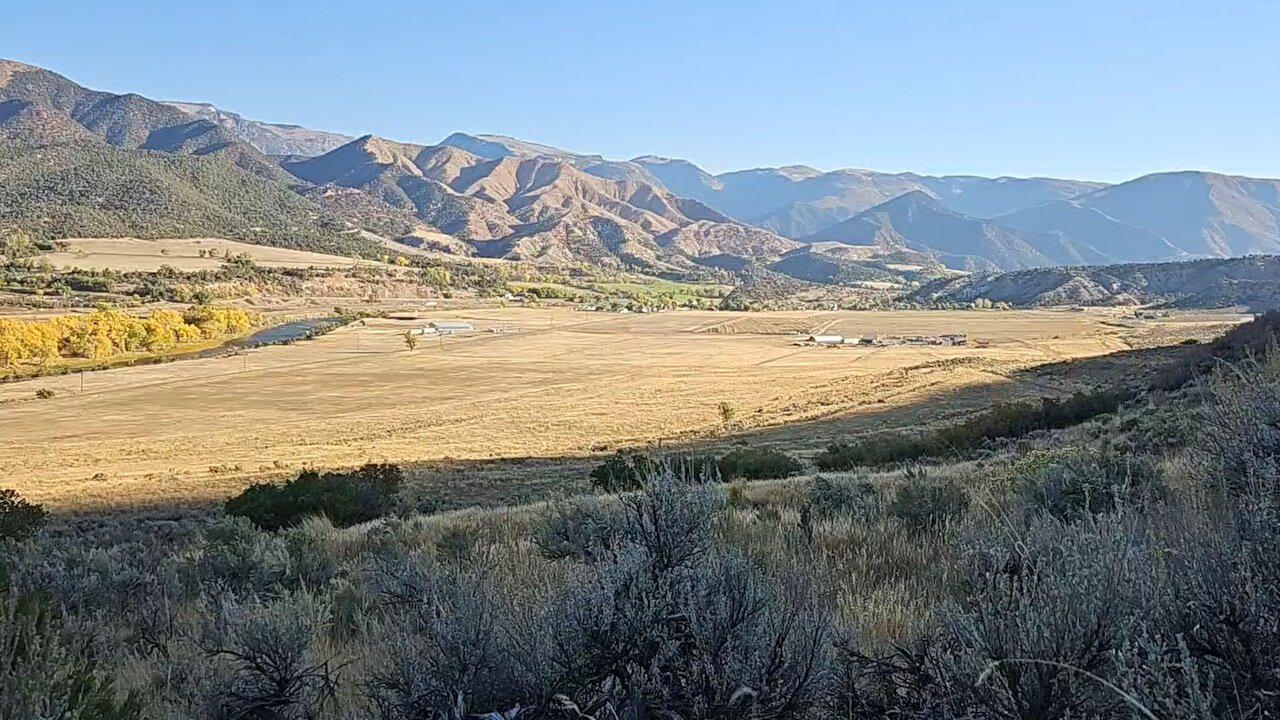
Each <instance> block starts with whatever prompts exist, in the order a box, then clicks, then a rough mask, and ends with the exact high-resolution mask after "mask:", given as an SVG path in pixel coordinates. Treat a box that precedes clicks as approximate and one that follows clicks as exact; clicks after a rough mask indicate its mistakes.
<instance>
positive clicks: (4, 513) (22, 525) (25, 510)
mask: <svg viewBox="0 0 1280 720" xmlns="http://www.w3.org/2000/svg"><path fill="white" fill-rule="evenodd" d="M45 515H47V513H46V512H45V510H44V506H42V505H36V504H34V503H29V502H27V501H26V500H23V499H22V498H21V497H19V496H18V493H17V492H15V491H13V490H0V540H7V539H8V540H19V541H21V540H26V539H27V538H29V537H31V536H32V535H35V534H36V531H37V530H39V529H40V526H41V525H44V519H45Z"/></svg>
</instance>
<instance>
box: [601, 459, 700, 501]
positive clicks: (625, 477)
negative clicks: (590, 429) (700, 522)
mask: <svg viewBox="0 0 1280 720" xmlns="http://www.w3.org/2000/svg"><path fill="white" fill-rule="evenodd" d="M668 470H669V471H670V472H671V473H672V474H673V475H674V476H675V477H676V478H677V479H679V480H682V481H685V482H691V483H697V484H702V483H709V482H718V481H719V480H720V477H719V472H718V470H717V469H716V462H715V458H710V457H702V456H698V455H671V456H667V457H654V456H652V455H647V454H644V453H628V452H623V451H621V450H619V451H618V452H617V453H615V454H614V455H613V456H612V457H610V458H609V459H607V460H605V461H604V462H603V463H601V464H599V465H597V466H596V467H595V468H594V469H592V471H591V486H592V487H594V488H595V489H597V490H601V491H604V492H611V493H612V492H629V491H631V490H639V489H640V488H642V487H644V484H645V482H646V481H648V479H649V478H652V477H654V476H655V475H658V474H661V473H665V472H667V471H668Z"/></svg>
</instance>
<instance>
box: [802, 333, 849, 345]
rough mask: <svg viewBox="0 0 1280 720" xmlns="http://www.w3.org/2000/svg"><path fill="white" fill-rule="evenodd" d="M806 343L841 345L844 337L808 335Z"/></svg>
mask: <svg viewBox="0 0 1280 720" xmlns="http://www.w3.org/2000/svg"><path fill="white" fill-rule="evenodd" d="M806 341H808V342H811V343H813V344H815V345H843V344H844V336H842V335H810V336H809V337H808V338H806Z"/></svg>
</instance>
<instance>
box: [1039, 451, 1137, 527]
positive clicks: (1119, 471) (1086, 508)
mask: <svg viewBox="0 0 1280 720" xmlns="http://www.w3.org/2000/svg"><path fill="white" fill-rule="evenodd" d="M1018 470H1019V471H1018V472H1017V479H1018V480H1019V482H1021V484H1022V491H1021V492H1022V496H1023V501H1024V503H1025V504H1026V506H1027V508H1028V509H1029V510H1031V511H1032V512H1045V513H1048V514H1050V515H1052V516H1053V517H1055V518H1058V519H1059V520H1071V519H1075V518H1079V517H1082V516H1084V515H1098V514H1101V513H1108V512H1113V511H1115V510H1117V509H1119V508H1120V507H1122V506H1124V505H1126V504H1135V503H1140V502H1141V501H1143V500H1146V499H1150V498H1152V497H1154V496H1155V494H1156V493H1158V492H1159V491H1160V477H1159V472H1158V471H1157V469H1156V466H1155V463H1154V462H1153V461H1152V460H1151V459H1150V458H1148V457H1144V456H1141V455H1133V454H1128V453H1123V452H1120V451H1118V450H1117V449H1115V448H1114V447H1112V446H1110V445H1108V444H1105V443H1104V444H1101V445H1090V446H1084V447H1079V448H1070V449H1067V450H1063V451H1059V452H1053V453H1044V454H1040V455H1037V456H1035V457H1032V458H1029V459H1028V460H1026V461H1024V462H1023V463H1021V465H1020V466H1019V468H1018Z"/></svg>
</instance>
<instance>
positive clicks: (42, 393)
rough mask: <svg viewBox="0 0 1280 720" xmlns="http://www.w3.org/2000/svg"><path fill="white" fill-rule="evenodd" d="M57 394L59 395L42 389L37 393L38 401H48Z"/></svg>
mask: <svg viewBox="0 0 1280 720" xmlns="http://www.w3.org/2000/svg"><path fill="white" fill-rule="evenodd" d="M56 394H57V393H55V392H54V391H53V390H50V389H49V388H40V389H39V390H37V391H36V399H37V400H48V399H49V398H52V397H54V396H55V395H56Z"/></svg>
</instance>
